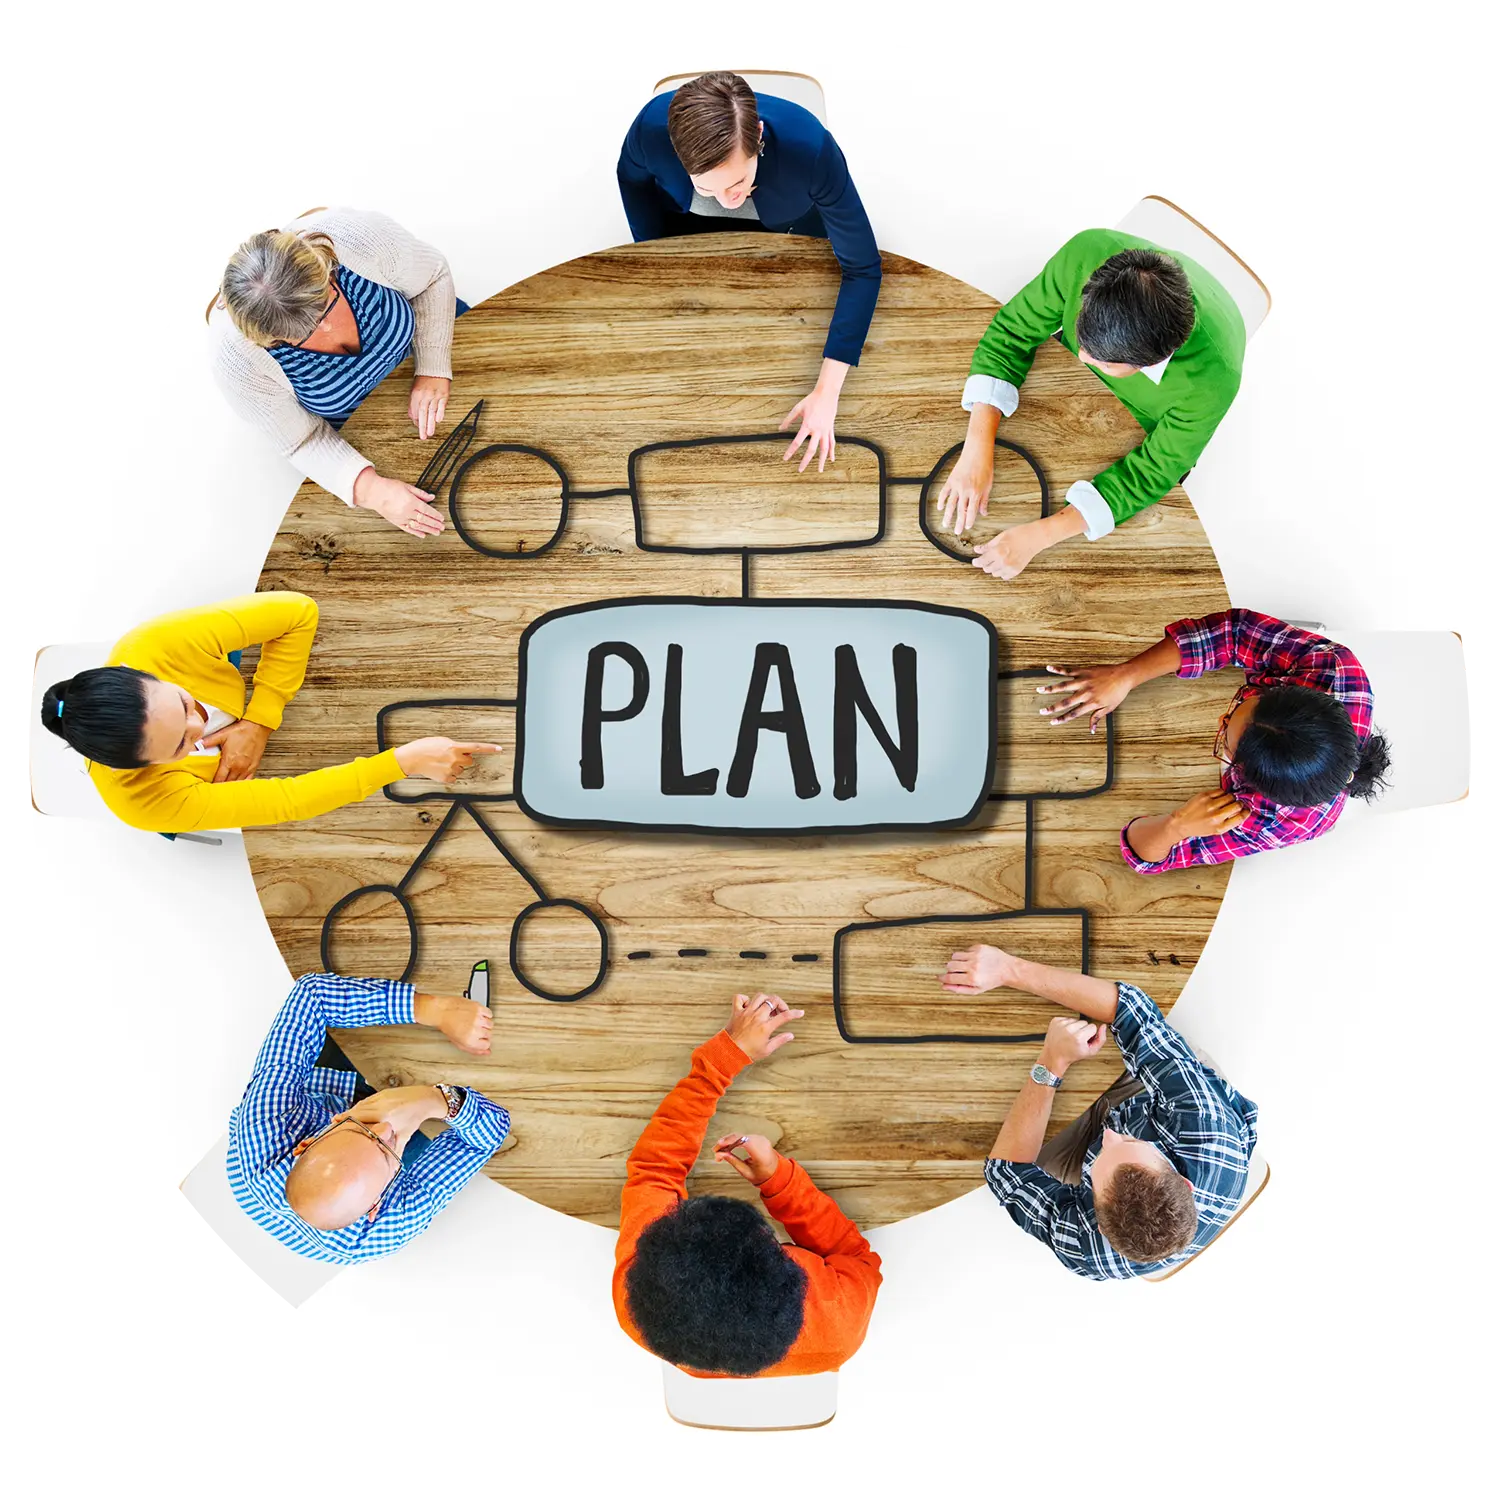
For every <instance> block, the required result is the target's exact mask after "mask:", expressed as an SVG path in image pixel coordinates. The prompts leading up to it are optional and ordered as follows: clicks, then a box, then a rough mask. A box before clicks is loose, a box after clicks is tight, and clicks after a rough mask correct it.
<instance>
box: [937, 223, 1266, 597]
mask: <svg viewBox="0 0 1500 1500" xmlns="http://www.w3.org/2000/svg"><path fill="white" fill-rule="evenodd" d="M1054 333H1055V334H1058V335H1059V337H1060V338H1061V339H1062V342H1063V344H1064V345H1065V346H1066V347H1067V348H1068V349H1069V350H1071V351H1072V352H1073V353H1074V354H1076V355H1077V356H1078V357H1079V359H1081V360H1083V362H1084V363H1085V364H1088V365H1092V366H1093V367H1094V369H1095V370H1096V371H1097V372H1098V375H1099V377H1100V379H1101V380H1103V382H1104V383H1105V385H1107V386H1108V387H1109V388H1110V390H1112V391H1113V392H1114V393H1115V395H1117V396H1118V397H1119V398H1120V400H1121V401H1123V402H1124V403H1125V405H1126V406H1127V407H1128V408H1129V410H1130V413H1131V415H1132V416H1134V417H1135V419H1136V420H1137V421H1138V422H1139V423H1140V424H1141V426H1142V427H1143V428H1145V430H1146V436H1145V439H1144V441H1142V442H1141V444H1140V445H1139V446H1138V447H1136V448H1133V449H1132V450H1131V451H1130V452H1129V453H1127V454H1125V455H1124V457H1123V458H1119V459H1117V460H1116V461H1115V462H1114V463H1112V464H1111V465H1110V466H1109V467H1108V468H1107V469H1105V470H1104V472H1103V473H1101V474H1096V475H1095V476H1094V478H1093V479H1092V480H1088V479H1080V480H1078V481H1077V482H1076V483H1075V484H1073V485H1072V486H1071V487H1070V488H1069V490H1068V503H1067V505H1066V506H1064V507H1063V509H1062V510H1060V511H1058V512H1057V513H1056V514H1055V515H1051V516H1047V517H1046V518H1044V519H1042V520H1037V521H1028V522H1027V523H1026V524H1025V525H1024V526H1012V527H1010V528H1009V529H1008V530H1006V531H1002V532H1000V533H999V534H998V535H997V536H995V537H992V538H991V539H990V540H989V541H988V542H986V543H985V544H984V545H983V546H982V547H980V548H979V549H978V550H977V552H976V554H975V557H974V566H975V567H976V568H983V569H984V571H985V572H986V573H989V574H990V575H992V576H993V577H996V578H1014V577H1015V576H1016V575H1017V574H1018V573H1019V572H1020V571H1021V570H1022V569H1023V568H1024V567H1025V566H1026V564H1027V563H1029V562H1030V561H1031V560H1032V558H1034V557H1035V556H1036V555H1037V553H1038V552H1041V551H1043V550H1045V549H1046V548H1048V547H1052V546H1055V545H1056V544H1057V543H1058V542H1061V541H1065V540H1066V539H1067V538H1068V537H1071V536H1077V535H1079V534H1080V533H1082V534H1083V535H1084V536H1086V537H1087V538H1088V539H1089V540H1090V541H1097V540H1098V539H1099V538H1100V537H1102V536H1108V535H1109V533H1110V532H1111V531H1113V530H1114V529H1115V527H1116V526H1117V525H1118V524H1119V523H1120V522H1121V521H1126V520H1128V519H1129V518H1130V517H1131V516H1133V515H1135V514H1136V512H1137V511H1142V510H1145V508H1146V507H1147V506H1148V505H1154V504H1155V503H1156V502H1157V501H1158V500H1160V499H1161V497H1162V496H1163V495H1165V494H1166V493H1167V491H1168V490H1170V489H1171V488H1172V486H1173V485H1174V484H1177V483H1179V482H1180V481H1181V479H1182V478H1183V476H1184V475H1185V474H1186V473H1187V472H1188V470H1189V469H1191V468H1192V467H1193V465H1194V464H1195V463H1197V461H1198V456H1199V454H1201V453H1202V452H1203V450H1204V448H1205V447H1206V446H1207V445H1208V440H1209V438H1211V437H1212V436H1213V433H1214V429H1215V428H1216V427H1217V426H1218V425H1219V422H1220V420H1221V419H1222V418H1223V416H1224V413H1225V412H1226V411H1228V410H1229V405H1230V403H1231V402H1232V401H1233V400H1234V397H1235V393H1236V391H1238V390H1239V387H1240V369H1241V366H1242V365H1243V363H1244V358H1245V324H1244V320H1243V319H1242V318H1241V317H1240V313H1239V309H1238V308H1237V307H1236V306H1235V305H1234V299H1233V298H1232V297H1231V296H1230V295H1229V293H1228V292H1226V291H1225V290H1224V288H1223V287H1222V286H1221V285H1220V284H1219V283H1218V282H1217V281H1215V280H1214V278H1213V277H1212V276H1210V275H1209V274H1208V272H1207V271H1205V270H1204V269H1203V267H1202V266H1200V265H1199V264H1198V263H1197V262H1196V261H1192V260H1189V259H1188V258H1187V257H1186V256H1185V255H1178V254H1176V253H1175V252H1168V251H1165V250H1162V249H1161V248H1160V247H1158V246H1156V245H1153V244H1151V243H1150V242H1149V241H1147V240H1143V239H1139V238H1137V236H1135V235H1133V234H1121V233H1119V232H1118V231H1117V230H1113V229H1085V230H1084V231H1083V233H1082V234H1075V235H1074V236H1073V238H1072V239H1070V240H1069V241H1068V243H1067V244H1066V245H1064V246H1063V247H1062V249H1061V250H1059V251H1058V252H1057V254H1056V255H1054V256H1053V257H1052V259H1051V260H1049V261H1048V262H1047V264H1046V265H1045V266H1043V267H1042V273H1041V275H1040V276H1038V277H1037V278H1036V279H1035V280H1034V281H1032V282H1030V283H1028V284H1027V285H1026V286H1024V287H1022V288H1021V290H1020V291H1019V292H1018V293H1017V294H1016V295H1015V296H1014V297H1012V298H1011V300H1010V301H1009V302H1007V303H1006V304H1005V306H1004V307H1002V308H1001V309H1000V311H999V312H997V313H996V314H995V316H994V319H993V320H992V321H991V323H990V326H989V327H988V328H987V329H986V330H985V334H984V337H983V338H982V339H981V340H980V341H979V347H978V348H977V349H976V350H975V351H974V361H973V363H972V364H971V365H970V367H969V379H968V381H967V382H966V384H965V385H964V394H963V405H964V410H965V411H967V412H969V414H970V416H969V432H968V436H967V438H966V439H965V441H964V451H963V453H962V455H961V456H960V458H959V460H958V463H957V464H956V465H955V466H954V469H953V473H952V474H951V475H950V476H949V479H948V482H947V483H946V484H945V485H944V486H943V489H942V492H941V494H940V495H939V496H938V503H939V504H940V505H941V506H942V512H943V524H944V525H945V526H949V525H951V526H952V528H953V530H954V531H955V532H956V533H958V534H960V535H962V534H963V533H964V532H966V531H968V530H969V528H970V527H971V526H972V525H973V524H974V521H975V518H976V517H978V516H982V515H985V514H987V513H988V511H989V498H990V485H991V483H992V482H993V479H994V471H995V433H996V431H997V430H998V428H999V426H1000V418H1001V417H1002V416H1007V417H1008V416H1009V415H1010V414H1011V413H1012V412H1013V411H1015V409H1016V406H1017V404H1018V402H1019V401H1020V386H1021V383H1022V382H1023V381H1024V380H1025V379H1026V376H1027V373H1028V372H1029V371H1030V369H1031V361H1032V359H1033V358H1034V357H1035V355H1036V351H1037V348H1038V346H1039V345H1040V344H1041V343H1042V342H1043V341H1044V340H1045V339H1048V338H1051V337H1052V335H1053V334H1054Z"/></svg>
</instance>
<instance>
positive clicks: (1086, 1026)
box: [1037, 1016, 1109, 1078]
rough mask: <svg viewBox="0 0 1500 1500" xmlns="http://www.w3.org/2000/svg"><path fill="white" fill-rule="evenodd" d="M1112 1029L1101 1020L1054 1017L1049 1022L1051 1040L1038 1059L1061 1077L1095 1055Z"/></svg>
mask: <svg viewBox="0 0 1500 1500" xmlns="http://www.w3.org/2000/svg"><path fill="white" fill-rule="evenodd" d="M1108 1030H1109V1028H1108V1027H1107V1026H1105V1025H1104V1024H1103V1023H1102V1022H1100V1021H1083V1020H1080V1019H1079V1018H1078V1017H1077V1016H1053V1018H1052V1019H1051V1021H1049V1022H1048V1023H1047V1040H1046V1041H1045V1042H1043V1043H1042V1051H1041V1056H1040V1057H1038V1058H1037V1061H1038V1062H1039V1063H1041V1065H1042V1066H1043V1067H1044V1068H1046V1070H1047V1071H1048V1072H1049V1073H1055V1074H1057V1076H1058V1077H1059V1078H1061V1077H1062V1076H1063V1074H1064V1073H1066V1072H1067V1071H1068V1068H1069V1067H1070V1066H1071V1065H1072V1064H1073V1063H1076V1062H1082V1061H1083V1059H1084V1058H1085V1057H1092V1056H1093V1055H1094V1054H1095V1053H1096V1052H1097V1051H1098V1050H1099V1049H1100V1048H1101V1047H1102V1046H1103V1045H1104V1037H1105V1034H1106V1033H1107V1032H1108Z"/></svg>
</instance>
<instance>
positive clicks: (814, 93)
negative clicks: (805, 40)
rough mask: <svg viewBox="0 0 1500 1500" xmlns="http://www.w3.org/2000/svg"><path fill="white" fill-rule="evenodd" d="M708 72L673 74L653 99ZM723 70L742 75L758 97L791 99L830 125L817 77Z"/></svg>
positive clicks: (821, 86)
mask: <svg viewBox="0 0 1500 1500" xmlns="http://www.w3.org/2000/svg"><path fill="white" fill-rule="evenodd" d="M709 71H711V70H710V69H708V68H700V69H699V70H698V71H697V72H696V73H673V74H672V75H671V76H670V77H669V78H663V79H662V80H661V82H660V83H658V84H657V85H656V87H655V88H654V89H652V90H651V97H652V98H653V99H654V98H655V97H656V95H658V94H670V93H671V92H672V91H673V90H674V89H678V88H681V87H682V85H683V84H685V83H691V82H692V81H693V79H695V78H701V77H702V76H703V75H704V73H706V72H709ZM724 71H725V72H729V73H739V75H740V77H741V78H743V79H744V80H745V82H746V83H748V84H749V85H750V87H751V88H752V89H754V90H755V92H756V93H757V94H774V95H775V96H776V98H778V99H789V100H791V102H792V103H793V104H800V105H801V106H802V107H803V109H805V110H808V111H809V112H810V113H812V114H815V115H816V116H817V117H818V118H819V119H820V120H821V121H822V122H823V123H824V124H825V125H826V124H827V123H828V107H827V105H826V104H825V103H824V102H823V85H822V84H821V83H819V82H818V80H817V79H816V78H810V77H809V76H808V75H807V74H806V73H778V72H774V71H772V72H764V73H743V72H740V70H739V69H738V68H726V69H724Z"/></svg>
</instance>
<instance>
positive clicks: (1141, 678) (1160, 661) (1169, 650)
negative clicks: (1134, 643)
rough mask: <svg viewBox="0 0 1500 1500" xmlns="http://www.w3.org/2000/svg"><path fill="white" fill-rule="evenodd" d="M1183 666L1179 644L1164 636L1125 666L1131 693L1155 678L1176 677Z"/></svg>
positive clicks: (1133, 657)
mask: <svg viewBox="0 0 1500 1500" xmlns="http://www.w3.org/2000/svg"><path fill="white" fill-rule="evenodd" d="M1181 665H1182V653H1181V652H1180V651H1179V650H1178V649H1177V642H1176V641H1174V640H1173V639H1172V637H1171V636H1169V635H1168V636H1163V637H1162V638H1161V640H1159V641H1157V642H1156V643H1155V644H1154V645H1152V646H1148V647H1147V648H1146V649H1145V650H1144V651H1142V652H1140V653H1139V654H1138V655H1136V656H1132V657H1131V658H1130V660H1129V661H1127V662H1125V663H1124V664H1123V666H1124V670H1125V672H1126V673H1127V674H1128V675H1129V679H1130V688H1131V691H1134V690H1135V689H1136V688H1138V687H1140V685H1141V684H1142V683H1143V682H1150V681H1151V680H1152V679H1153V678H1156V677H1171V676H1173V675H1175V674H1176V672H1177V669H1178V668H1179V667H1180V666H1181Z"/></svg>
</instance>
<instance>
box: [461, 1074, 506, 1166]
mask: <svg viewBox="0 0 1500 1500" xmlns="http://www.w3.org/2000/svg"><path fill="white" fill-rule="evenodd" d="M448 1129H449V1130H451V1131H453V1132H455V1133H456V1134H457V1135H459V1136H460V1137H462V1138H463V1140H465V1141H467V1142H468V1144H469V1145H471V1146H476V1147H479V1148H480V1149H482V1150H488V1151H490V1152H495V1151H498V1150H499V1149H500V1147H501V1146H502V1145H503V1144H504V1143H505V1138H506V1136H508V1135H509V1134H510V1111H509V1110H507V1109H504V1108H502V1107H501V1106H500V1105H498V1104H493V1103H491V1102H490V1100H488V1099H486V1098H485V1096H484V1095H483V1094H482V1093H480V1091H479V1090H478V1089H476V1088H470V1087H468V1086H467V1085H465V1087H464V1102H463V1107H462V1108H461V1109H460V1110H459V1112H458V1113H457V1114H456V1115H454V1117H453V1118H452V1119H451V1120H450V1121H449V1122H448Z"/></svg>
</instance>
